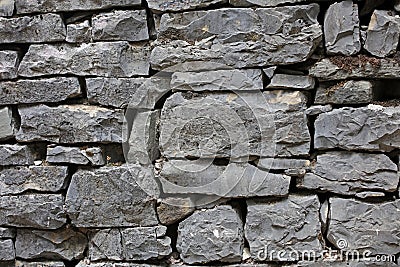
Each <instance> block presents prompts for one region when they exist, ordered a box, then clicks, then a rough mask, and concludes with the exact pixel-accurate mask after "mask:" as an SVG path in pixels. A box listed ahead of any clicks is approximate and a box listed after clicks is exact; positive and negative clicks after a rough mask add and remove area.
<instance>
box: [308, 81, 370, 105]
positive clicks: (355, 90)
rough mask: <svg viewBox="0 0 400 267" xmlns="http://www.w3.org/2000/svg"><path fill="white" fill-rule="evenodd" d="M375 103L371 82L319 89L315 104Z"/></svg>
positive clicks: (349, 83) (348, 83) (346, 83)
mask: <svg viewBox="0 0 400 267" xmlns="http://www.w3.org/2000/svg"><path fill="white" fill-rule="evenodd" d="M372 101H373V85H372V83H371V82H370V81H344V82H340V83H338V84H336V85H333V86H329V87H328V86H326V85H321V86H319V87H318V88H317V93H316V96H315V101H314V103H315V104H365V103H371V102H372Z"/></svg>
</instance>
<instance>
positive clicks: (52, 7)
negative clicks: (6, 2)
mask: <svg viewBox="0 0 400 267" xmlns="http://www.w3.org/2000/svg"><path fill="white" fill-rule="evenodd" d="M140 4H141V1H140V0H102V1H100V2H99V1H98V0H87V1H83V2H82V1H80V0H70V1H59V0H16V8H17V14H25V13H36V12H60V11H68V12H70V11H75V10H96V9H108V8H113V7H125V6H126V7H128V6H130V7H134V6H140Z"/></svg>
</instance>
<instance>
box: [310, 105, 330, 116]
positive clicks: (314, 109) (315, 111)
mask: <svg viewBox="0 0 400 267" xmlns="http://www.w3.org/2000/svg"><path fill="white" fill-rule="evenodd" d="M332 109H333V107H332V105H317V106H311V107H309V108H308V109H306V114H307V115H308V116H314V115H319V114H321V113H325V112H329V111H331V110H332Z"/></svg>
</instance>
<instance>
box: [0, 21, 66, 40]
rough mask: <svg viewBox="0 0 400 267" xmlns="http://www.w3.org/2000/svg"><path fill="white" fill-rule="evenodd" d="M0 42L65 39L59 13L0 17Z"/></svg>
mask: <svg viewBox="0 0 400 267" xmlns="http://www.w3.org/2000/svg"><path fill="white" fill-rule="evenodd" d="M0 25H1V27H0V40H1V41H0V42H1V43H42V42H60V41H64V40H65V36H66V29H65V25H64V23H63V21H62V18H61V16H60V15H57V14H42V15H36V16H32V17H30V16H25V17H18V18H2V17H0Z"/></svg>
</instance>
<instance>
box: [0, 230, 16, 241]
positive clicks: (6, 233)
mask: <svg viewBox="0 0 400 267" xmlns="http://www.w3.org/2000/svg"><path fill="white" fill-rule="evenodd" d="M14 237H15V229H13V228H5V227H0V239H8V238H10V239H11V238H14Z"/></svg>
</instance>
